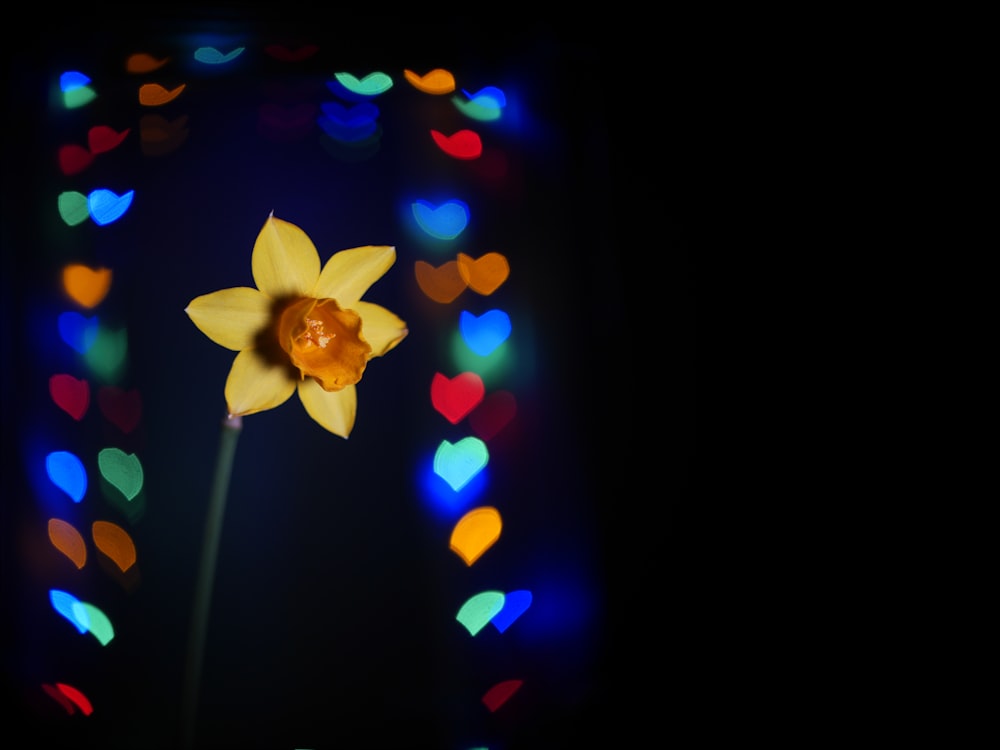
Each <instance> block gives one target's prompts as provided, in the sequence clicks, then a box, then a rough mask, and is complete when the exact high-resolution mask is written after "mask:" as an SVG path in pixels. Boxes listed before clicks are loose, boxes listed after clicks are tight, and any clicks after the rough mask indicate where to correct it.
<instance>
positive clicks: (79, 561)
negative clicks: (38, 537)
mask: <svg viewBox="0 0 1000 750" xmlns="http://www.w3.org/2000/svg"><path fill="white" fill-rule="evenodd" d="M48 530H49V541H50V542H52V546H53V547H55V548H56V549H57V550H59V551H60V552H62V553H63V554H64V555H66V557H68V558H69V559H70V560H71V561H72V562H73V564H74V565H75V566H76V567H77V569H78V570H79V569H82V568H83V566H84V565H86V564H87V545H86V544H85V543H84V541H83V535H82V534H80V532H79V531H77V530H76V528H75V527H74V526H73V525H72V524H70V523H68V522H66V521H63V520H61V519H58V518H50V519H49V524H48Z"/></svg>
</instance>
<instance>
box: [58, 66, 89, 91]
mask: <svg viewBox="0 0 1000 750" xmlns="http://www.w3.org/2000/svg"><path fill="white" fill-rule="evenodd" d="M88 83H90V77H89V76H87V75H84V74H83V73H81V72H79V71H77V70H67V71H66V72H65V73H63V74H62V75H61V76H59V88H60V89H62V91H63V93H65V92H67V91H72V90H73V89H77V88H80V87H81V86H86V85H87V84H88Z"/></svg>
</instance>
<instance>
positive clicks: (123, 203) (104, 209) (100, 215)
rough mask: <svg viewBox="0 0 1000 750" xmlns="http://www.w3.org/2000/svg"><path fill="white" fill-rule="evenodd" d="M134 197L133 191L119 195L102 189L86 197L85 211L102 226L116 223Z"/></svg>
mask: <svg viewBox="0 0 1000 750" xmlns="http://www.w3.org/2000/svg"><path fill="white" fill-rule="evenodd" d="M134 195H135V191H134V190H129V191H128V192H127V193H122V194H121V195H118V194H116V193H114V192H112V191H111V190H105V189H103V188H101V189H98V190H94V191H92V192H91V193H90V195H88V196H87V210H88V211H89V212H90V217H91V218H92V219H93V220H94V221H95V222H97V223H98V224H100V225H101V226H104V225H105V224H110V223H111V222H113V221H117V220H118V219H120V218H121V217H122V215H124V213H125V212H126V211H128V209H129V206H131V205H132V198H133V196H134Z"/></svg>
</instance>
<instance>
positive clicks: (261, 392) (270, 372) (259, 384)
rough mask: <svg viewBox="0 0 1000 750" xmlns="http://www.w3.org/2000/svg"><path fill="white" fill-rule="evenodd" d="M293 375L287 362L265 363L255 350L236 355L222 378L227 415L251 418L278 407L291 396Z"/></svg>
mask: <svg viewBox="0 0 1000 750" xmlns="http://www.w3.org/2000/svg"><path fill="white" fill-rule="evenodd" d="M293 372H294V371H292V370H290V369H289V367H288V363H287V362H282V363H280V364H276V363H272V362H269V361H267V360H266V359H264V357H263V356H261V354H260V352H258V351H257V350H256V349H246V350H245V351H242V352H240V353H239V354H237V355H236V359H234V360H233V366H232V368H231V369H230V370H229V377H228V378H226V406H227V408H228V409H229V414H230V415H232V416H237V415H245V414H254V413H256V412H259V411H266V410H268V409H273V408H274V407H276V406H281V405H282V404H283V403H285V402H286V401H287V400H288V399H289V397H290V396H291V395H292V393H294V392H295V383H296V382H297V381H296V379H295V378H294V377H292V375H291V374H290V373H293Z"/></svg>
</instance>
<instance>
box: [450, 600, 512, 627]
mask: <svg viewBox="0 0 1000 750" xmlns="http://www.w3.org/2000/svg"><path fill="white" fill-rule="evenodd" d="M503 602H504V595H503V592H502V591H483V592H480V593H478V594H476V595H475V596H471V597H469V599H467V600H466V602H465V603H464V604H463V605H462V606H461V608H460V609H459V610H458V614H457V615H455V619H456V620H458V621H459V622H460V623H461V624H462V625H464V626H465V629H466V630H468V631H469V633H470V634H472V635H475V634H476V633H478V632H479V631H480V630H482V629H483V628H484V627H486V623H488V622H489V621H490V620H491V619H492V618H493V615H495V614H496V613H497V612H499V611H500V610H501V609H503Z"/></svg>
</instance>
